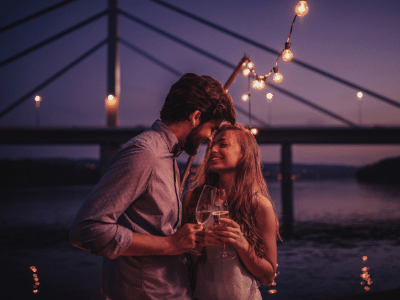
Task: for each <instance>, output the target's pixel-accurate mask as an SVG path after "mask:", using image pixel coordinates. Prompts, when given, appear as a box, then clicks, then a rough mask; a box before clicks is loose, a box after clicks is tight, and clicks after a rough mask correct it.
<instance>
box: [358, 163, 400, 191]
mask: <svg viewBox="0 0 400 300" xmlns="http://www.w3.org/2000/svg"><path fill="white" fill-rule="evenodd" d="M356 177H357V180H358V181H360V182H368V183H387V184H399V183H400V157H394V158H387V159H384V160H381V161H379V162H377V163H375V164H372V165H368V166H365V167H362V168H360V169H359V170H358V171H357V173H356Z"/></svg>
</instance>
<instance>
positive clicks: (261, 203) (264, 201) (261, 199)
mask: <svg viewBox="0 0 400 300" xmlns="http://www.w3.org/2000/svg"><path fill="white" fill-rule="evenodd" d="M254 200H255V201H256V203H257V213H258V214H263V215H265V214H268V215H269V214H271V213H272V214H275V212H274V206H273V204H272V202H271V200H270V199H269V198H267V197H266V196H264V195H262V194H260V193H257V194H256V195H255V197H254Z"/></svg>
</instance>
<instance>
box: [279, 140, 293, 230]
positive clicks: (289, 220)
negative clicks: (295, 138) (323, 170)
mask: <svg viewBox="0 0 400 300" xmlns="http://www.w3.org/2000/svg"><path fill="white" fill-rule="evenodd" d="M291 146H292V145H291V144H290V143H282V148H281V174H282V180H281V195H282V215H283V234H284V235H285V236H289V235H291V234H292V233H293V182H292V149H291Z"/></svg>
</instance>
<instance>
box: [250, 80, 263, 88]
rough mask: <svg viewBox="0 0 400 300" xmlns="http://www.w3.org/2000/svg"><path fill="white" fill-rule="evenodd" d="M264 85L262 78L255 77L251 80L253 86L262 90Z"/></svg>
mask: <svg viewBox="0 0 400 300" xmlns="http://www.w3.org/2000/svg"><path fill="white" fill-rule="evenodd" d="M264 87H265V83H264V80H262V79H257V80H254V81H253V88H255V89H259V90H262V89H263V88H264Z"/></svg>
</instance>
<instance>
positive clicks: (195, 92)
mask: <svg viewBox="0 0 400 300" xmlns="http://www.w3.org/2000/svg"><path fill="white" fill-rule="evenodd" d="M196 110H199V111H200V112H201V119H200V120H201V123H205V122H208V121H210V120H226V121H228V122H230V123H232V124H235V122H236V112H235V108H234V105H233V101H232V98H231V96H229V94H228V93H227V92H226V91H225V89H224V88H223V86H222V85H221V83H219V82H218V81H217V80H215V79H213V78H212V77H210V76H199V75H197V74H194V73H187V74H185V75H183V76H182V77H181V78H180V79H179V80H178V81H177V82H176V83H174V84H173V85H172V87H171V89H170V91H169V93H168V95H167V97H166V98H165V102H164V105H163V107H162V109H161V111H160V118H161V120H162V121H164V122H169V123H177V122H180V121H185V120H188V119H189V116H190V115H191V114H192V113H193V112H195V111H196Z"/></svg>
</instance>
